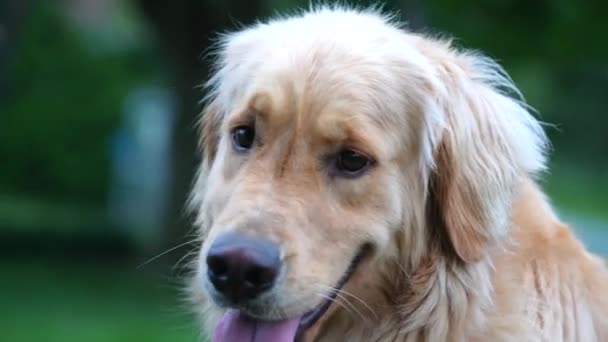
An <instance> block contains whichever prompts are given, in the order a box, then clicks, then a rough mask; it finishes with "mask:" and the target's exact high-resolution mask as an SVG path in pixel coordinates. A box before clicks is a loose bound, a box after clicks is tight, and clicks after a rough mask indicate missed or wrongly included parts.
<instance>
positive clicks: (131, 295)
mask: <svg viewBox="0 0 608 342" xmlns="http://www.w3.org/2000/svg"><path fill="white" fill-rule="evenodd" d="M0 269H2V278H1V281H0V340H1V341H16V342H17V341H18V342H30V341H31V342H34V341H36V342H39V341H45V342H55V341H56V342H69V341H83V342H97V341H98V342H112V341H129V342H137V341H142V342H143V341H145V342H155V341H158V342H160V341H163V342H165V341H170V342H180V341H199V340H201V339H200V337H199V333H198V329H197V327H196V324H195V322H194V319H193V317H192V316H191V315H189V314H188V311H187V309H186V305H185V304H182V303H180V302H179V300H178V298H179V297H180V293H179V291H178V290H177V289H178V285H176V284H171V282H170V281H168V280H166V279H163V277H160V276H154V275H151V274H149V272H138V271H136V270H135V268H133V269H130V267H128V268H127V270H125V268H124V267H122V269H121V267H116V266H107V265H106V266H98V265H86V266H73V265H72V266H67V265H63V266H61V265H53V264H40V263H38V264H32V263H24V262H21V263H10V264H7V263H6V262H4V263H2V264H0Z"/></svg>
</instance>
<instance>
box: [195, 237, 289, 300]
mask: <svg viewBox="0 0 608 342" xmlns="http://www.w3.org/2000/svg"><path fill="white" fill-rule="evenodd" d="M206 262H207V279H208V280H209V281H210V282H211V284H212V285H213V287H214V288H215V290H217V291H218V292H219V293H220V294H221V295H222V296H223V297H224V298H225V299H227V300H228V301H229V302H231V303H243V302H244V301H247V300H251V299H253V298H255V297H256V296H258V295H260V294H261V293H262V292H265V291H268V290H270V289H271V288H272V287H273V285H274V284H275V282H276V278H277V276H278V274H279V270H280V269H281V260H280V254H279V249H278V248H277V246H276V244H274V243H273V242H271V241H268V240H263V239H256V238H253V237H248V236H245V235H240V234H225V235H222V236H220V237H218V238H217V239H216V240H215V241H214V243H213V244H212V245H211V247H210V248H209V251H208V254H207V258H206Z"/></svg>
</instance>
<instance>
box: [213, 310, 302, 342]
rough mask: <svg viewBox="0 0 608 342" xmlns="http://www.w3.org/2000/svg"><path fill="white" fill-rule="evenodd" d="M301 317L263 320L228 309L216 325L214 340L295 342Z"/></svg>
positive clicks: (217, 341)
mask: <svg viewBox="0 0 608 342" xmlns="http://www.w3.org/2000/svg"><path fill="white" fill-rule="evenodd" d="M299 323H300V318H299V317H298V318H292V319H288V320H284V321H278V322H262V321H257V320H255V319H252V318H249V317H246V316H244V315H241V314H240V312H239V311H238V310H228V311H227V312H226V314H224V317H222V319H221V320H220V322H219V323H218V325H217V326H216V327H215V332H214V333H213V342H293V339H294V338H295V336H296V332H297V330H298V324H299Z"/></svg>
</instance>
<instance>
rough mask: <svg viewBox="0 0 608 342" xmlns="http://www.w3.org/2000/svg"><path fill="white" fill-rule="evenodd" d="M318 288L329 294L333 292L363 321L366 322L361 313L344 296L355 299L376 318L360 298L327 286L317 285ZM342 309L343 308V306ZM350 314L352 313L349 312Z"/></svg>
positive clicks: (374, 313) (373, 312)
mask: <svg viewBox="0 0 608 342" xmlns="http://www.w3.org/2000/svg"><path fill="white" fill-rule="evenodd" d="M318 286H319V287H321V289H322V290H323V291H329V292H335V294H336V296H337V297H339V298H340V299H342V301H343V302H344V303H346V304H348V305H349V306H350V307H351V308H352V309H353V310H355V311H356V312H357V314H358V315H359V316H360V317H361V318H362V319H363V320H367V318H366V317H365V316H364V315H363V314H362V313H361V311H359V309H357V307H356V306H355V305H354V304H353V303H351V302H350V301H349V300H348V299H347V298H346V297H345V296H344V295H349V296H351V297H353V298H355V299H357V300H358V301H360V302H361V303H362V304H363V305H364V306H365V307H366V308H367V309H368V310H370V311H371V313H372V314H373V315H374V317H376V318H377V317H378V315H377V314H376V312H375V311H374V310H372V308H371V307H370V306H369V305H368V304H367V303H365V302H364V301H363V300H362V299H361V298H359V297H357V296H355V295H353V294H352V293H349V292H346V291H343V290H340V289H337V288H335V287H333V286H327V285H318ZM338 302H339V301H334V303H338ZM343 307H344V306H343ZM351 314H352V311H351Z"/></svg>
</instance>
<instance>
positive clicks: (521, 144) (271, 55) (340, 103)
mask: <svg viewBox="0 0 608 342" xmlns="http://www.w3.org/2000/svg"><path fill="white" fill-rule="evenodd" d="M216 57H217V69H216V73H215V74H214V76H213V78H212V79H211V80H210V81H209V84H208V85H209V90H210V95H209V98H208V101H207V103H208V106H207V109H206V111H205V114H204V116H203V122H202V131H201V132H202V139H203V140H202V147H203V152H204V157H205V158H204V161H203V164H202V166H201V171H200V173H199V176H198V178H197V183H196V185H195V186H194V190H193V195H192V203H191V205H192V208H193V209H194V210H196V211H197V212H198V219H197V222H196V224H197V225H198V226H199V227H200V232H201V236H202V237H203V238H204V240H205V242H204V244H203V246H202V248H201V252H200V255H201V258H200V260H201V262H199V263H198V264H197V274H196V276H195V278H194V281H193V286H192V288H193V293H194V297H195V298H196V303H197V305H198V306H197V308H198V309H197V310H198V311H200V312H201V313H204V315H203V316H204V322H205V327H206V329H213V326H214V324H215V322H216V321H217V319H218V317H219V315H220V314H221V313H222V309H220V308H219V307H217V306H216V305H215V304H214V302H213V300H210V298H209V293H210V292H212V290H210V288H209V285H208V282H207V281H206V279H205V273H206V266H205V263H204V257H205V253H206V251H207V249H208V246H209V244H210V243H211V242H212V241H213V239H214V238H215V237H216V236H218V235H219V234H221V233H223V232H226V231H228V230H231V229H232V230H234V229H240V230H243V231H247V232H248V233H251V234H257V235H261V236H264V237H267V238H269V239H272V240H274V241H277V242H279V243H280V244H281V245H282V247H283V248H284V255H285V258H286V259H285V260H287V261H286V263H287V264H286V271H285V272H286V275H285V278H284V280H283V281H282V282H281V283H280V285H278V286H277V288H276V289H275V290H273V293H272V294H271V295H269V297H267V298H265V301H264V302H263V303H262V302H261V303H260V304H259V305H258V306H256V307H255V308H252V309H251V310H252V311H255V314H256V315H259V316H264V317H266V318H268V319H277V318H285V317H286V316H291V315H297V314H302V313H304V312H305V311H307V310H309V309H311V308H312V307H314V306H315V305H317V304H318V303H319V301H320V300H321V297H320V296H322V294H323V293H327V292H328V291H329V289H330V288H331V286H333V285H334V284H335V283H336V281H337V279H338V277H339V276H340V275H341V274H342V273H343V272H344V271H345V269H346V267H347V265H348V263H349V261H350V259H351V258H352V256H353V254H354V253H355V252H356V250H357V248H358V247H359V246H360V245H361V244H362V243H372V244H373V245H374V247H375V248H374V253H373V255H372V256H371V257H370V258H368V259H367V260H366V262H365V263H364V264H362V265H361V266H360V267H359V269H358V271H357V272H356V273H355V275H354V276H353V278H352V279H351V280H350V281H349V282H348V284H347V285H346V287H345V288H344V289H343V291H341V292H340V295H339V297H338V300H337V302H336V303H335V304H334V305H332V307H331V309H330V310H329V312H328V313H326V314H325V315H324V317H323V319H322V320H321V321H320V322H319V323H317V324H316V325H315V326H314V327H313V328H311V329H310V330H309V332H308V335H307V338H308V340H311V341H312V340H314V341H551V342H557V341H584V342H587V341H608V296H606V291H608V272H607V271H606V269H605V267H604V265H603V262H602V261H601V260H600V259H599V258H597V257H595V256H592V255H590V254H589V253H588V252H587V251H586V250H585V248H584V246H582V245H581V244H580V243H579V242H578V241H577V240H576V238H575V237H574V236H573V235H572V233H571V232H570V230H569V228H568V227H567V226H565V225H564V224H562V223H561V222H560V221H559V219H558V218H557V217H556V215H555V214H554V213H553V210H552V209H551V206H550V204H549V203H548V201H547V199H546V198H545V196H544V195H543V193H542V190H541V189H540V187H539V186H538V185H537V184H536V182H535V178H536V176H537V174H538V173H539V172H541V171H542V170H543V169H544V167H545V150H546V146H547V140H546V137H545V135H544V133H543V130H542V128H541V126H540V124H539V123H538V122H537V121H536V120H535V119H534V117H533V116H532V115H530V114H529V112H528V108H527V107H526V105H525V104H524V103H522V102H521V101H520V100H519V99H518V96H519V94H518V91H517V89H516V88H515V86H514V85H513V84H512V82H511V80H510V79H509V78H508V77H507V76H506V74H505V72H504V71H503V70H502V69H501V68H500V67H499V66H498V65H497V64H496V63H494V62H492V61H491V60H489V59H488V58H486V57H483V56H481V55H480V54H476V53H472V52H470V51H460V50H458V49H456V48H454V47H453V46H452V44H451V42H450V41H446V40H440V39H435V38H432V37H428V36H423V35H419V34H415V33H412V32H409V31H407V30H406V29H404V28H402V27H400V26H399V24H398V23H396V22H395V21H393V20H392V19H391V18H389V17H387V16H384V15H381V14H380V13H378V12H376V11H358V10H351V9H346V8H330V7H320V8H314V9H311V10H310V11H308V12H305V13H302V14H299V15H294V16H291V17H284V18H278V19H274V20H271V21H270V22H268V23H260V24H256V25H254V26H252V27H249V28H246V29H243V30H241V31H238V32H235V33H231V34H228V35H225V36H223V39H222V41H221V44H220V46H219V48H218V51H217V55H216ZM251 118H254V119H255V120H256V121H255V122H256V130H257V131H258V132H259V134H260V135H261V138H260V139H261V140H260V141H262V142H261V143H260V145H259V146H258V147H256V149H255V150H254V151H252V152H250V154H249V155H247V156H243V155H237V154H235V153H234V152H233V151H232V150H231V144H230V134H229V130H230V127H233V126H234V125H235V124H236V123H238V122H244V121H243V120H249V119H251ZM352 144H354V145H355V146H354V147H357V148H358V149H360V150H362V152H365V153H367V154H369V155H372V156H373V157H374V159H375V160H376V161H377V164H376V165H375V166H374V168H373V169H372V170H370V171H369V173H368V174H366V175H364V176H362V177H360V178H358V179H348V180H346V179H336V178H332V177H329V176H328V175H327V173H326V172H325V170H324V169H323V166H319V163H320V162H319V160H321V159H322V158H321V156H324V155H327V154H328V153H330V152H329V151H334V150H335V149H336V148H339V147H340V146H345V145H348V146H351V145H352ZM256 310H257V311H256ZM209 331H210V330H209Z"/></svg>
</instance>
